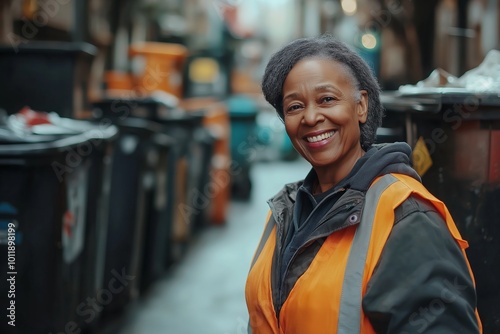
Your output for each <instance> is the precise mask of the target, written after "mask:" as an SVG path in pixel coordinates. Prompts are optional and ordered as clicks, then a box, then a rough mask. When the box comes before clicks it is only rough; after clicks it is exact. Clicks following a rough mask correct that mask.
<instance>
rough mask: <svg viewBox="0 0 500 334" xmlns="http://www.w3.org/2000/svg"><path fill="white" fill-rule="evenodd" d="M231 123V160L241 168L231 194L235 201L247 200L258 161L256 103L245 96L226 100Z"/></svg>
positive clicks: (235, 177) (233, 179)
mask: <svg viewBox="0 0 500 334" xmlns="http://www.w3.org/2000/svg"><path fill="white" fill-rule="evenodd" d="M226 103H227V107H228V111H229V117H230V121H231V158H232V159H233V162H234V163H235V164H236V165H237V166H238V167H239V168H238V173H234V175H232V189H231V194H232V196H233V198H235V199H243V200H247V199H249V198H250V195H251V190H252V180H251V179H250V169H251V166H252V163H253V160H255V159H256V156H255V155H256V154H257V152H256V149H255V148H256V146H257V134H256V118H257V113H258V108H257V104H256V102H255V101H254V100H253V99H252V98H250V97H247V96H244V95H233V96H231V97H230V98H228V99H227V100H226Z"/></svg>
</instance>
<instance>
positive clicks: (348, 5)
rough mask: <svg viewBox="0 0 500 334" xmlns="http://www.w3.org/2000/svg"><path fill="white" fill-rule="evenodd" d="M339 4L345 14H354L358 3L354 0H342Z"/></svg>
mask: <svg viewBox="0 0 500 334" xmlns="http://www.w3.org/2000/svg"><path fill="white" fill-rule="evenodd" d="M340 5H341V6H342V10H343V11H344V13H345V14H346V15H349V16H350V15H354V14H356V11H357V9H358V4H357V3H356V0H342V1H341V3H340Z"/></svg>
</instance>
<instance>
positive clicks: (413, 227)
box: [269, 143, 479, 334]
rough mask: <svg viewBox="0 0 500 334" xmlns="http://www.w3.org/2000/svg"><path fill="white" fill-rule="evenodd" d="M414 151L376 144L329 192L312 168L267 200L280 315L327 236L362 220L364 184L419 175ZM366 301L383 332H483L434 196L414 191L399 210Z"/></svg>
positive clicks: (369, 313) (472, 292) (472, 294)
mask: <svg viewBox="0 0 500 334" xmlns="http://www.w3.org/2000/svg"><path fill="white" fill-rule="evenodd" d="M410 154H411V149H410V147H409V146H408V145H407V144H405V143H396V144H390V145H376V146H374V147H372V148H371V149H370V150H368V151H367V153H366V154H365V155H364V156H363V157H362V158H361V159H360V160H359V161H358V162H357V163H356V165H355V167H354V168H353V170H352V172H351V173H350V174H349V175H348V176H347V177H346V178H345V179H344V180H342V181H341V182H339V184H338V185H337V186H336V187H335V188H333V189H331V190H329V191H328V192H327V193H325V194H322V195H321V196H319V197H315V196H313V195H312V194H311V187H312V184H313V182H314V180H315V178H316V175H315V173H314V170H311V172H310V173H309V174H308V176H307V177H306V179H305V180H304V181H303V182H302V181H301V182H297V183H292V184H288V185H286V186H285V187H284V188H283V190H282V191H280V193H278V194H277V195H276V196H274V197H273V198H272V199H270V200H269V205H270V207H271V210H272V217H271V219H273V220H274V224H276V228H277V230H276V232H277V233H276V238H277V240H276V249H275V253H274V257H273V266H272V268H273V270H272V277H271V285H272V292H273V293H272V294H273V302H274V307H275V311H276V314H277V315H278V317H279V312H280V309H281V307H282V305H283V303H284V302H285V300H286V298H287V296H288V294H289V293H290V291H291V289H292V288H293V286H294V284H295V282H296V281H297V280H298V278H299V277H300V276H301V275H302V274H303V273H304V272H305V271H306V270H307V268H308V267H309V265H310V263H311V262H312V260H313V258H314V257H315V255H316V254H317V252H318V251H319V249H320V247H321V245H322V244H323V242H324V241H325V239H326V237H327V236H328V235H330V234H331V233H332V232H335V231H337V230H340V229H343V228H345V227H347V226H350V225H355V224H358V223H359V221H360V217H361V212H362V209H363V205H364V199H365V194H366V190H367V189H368V188H369V186H370V184H371V183H372V181H373V180H374V179H375V178H376V177H377V176H380V175H384V174H387V173H393V172H395V173H401V174H406V175H410V176H412V177H414V178H416V179H418V180H420V179H419V177H418V175H417V174H416V173H415V171H414V170H413V169H412V168H411V167H410ZM332 265H335V264H334V263H332ZM362 306H363V310H364V312H365V314H366V316H367V317H368V318H369V319H370V321H371V323H372V325H373V327H374V329H375V330H376V331H377V333H398V334H400V333H439V334H444V333H478V332H479V330H478V324H477V321H476V317H475V313H474V310H475V308H476V294H475V289H474V285H473V282H472V279H471V277H470V275H469V271H468V267H467V264H466V262H465V260H464V257H463V255H462V252H461V250H460V247H459V246H458V245H457V243H456V242H455V240H454V239H453V237H452V236H451V234H450V233H449V231H448V228H447V227H446V224H445V222H444V221H443V219H442V217H441V216H440V215H439V213H438V212H437V211H436V210H435V209H434V207H433V206H432V204H430V203H428V202H427V201H424V200H422V199H420V198H416V197H410V198H409V199H407V200H406V201H405V202H403V204H402V205H401V206H400V207H399V208H398V209H397V210H396V212H395V222H394V228H393V230H392V232H391V234H390V236H389V238H388V240H387V243H386V246H385V248H384V250H383V252H382V255H381V257H380V260H379V263H378V264H377V267H376V269H375V271H374V273H373V276H372V278H371V279H370V282H369V283H368V287H367V291H366V294H365V296H364V298H363V301H362ZM304 321H307V320H306V319H304Z"/></svg>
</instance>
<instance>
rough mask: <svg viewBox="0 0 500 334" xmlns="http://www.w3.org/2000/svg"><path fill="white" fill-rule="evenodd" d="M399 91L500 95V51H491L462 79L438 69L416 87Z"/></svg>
mask: <svg viewBox="0 0 500 334" xmlns="http://www.w3.org/2000/svg"><path fill="white" fill-rule="evenodd" d="M399 91H400V92H401V93H404V94H413V93H423V92H443V93H444V92H469V93H479V92H481V93H500V51H499V50H491V51H489V52H488V53H487V54H486V57H485V58H484V60H483V62H482V63H481V64H480V65H479V66H478V67H476V68H473V69H471V70H469V71H467V72H465V73H464V75H462V76H461V77H456V76H454V75H452V74H450V73H448V72H446V71H444V70H443V69H441V68H438V69H435V70H434V71H433V72H432V73H431V74H430V75H429V77H427V78H426V79H424V80H422V81H419V82H418V83H417V84H416V85H403V86H400V87H399Z"/></svg>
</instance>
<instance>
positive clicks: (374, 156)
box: [269, 142, 421, 204]
mask: <svg viewBox="0 0 500 334" xmlns="http://www.w3.org/2000/svg"><path fill="white" fill-rule="evenodd" d="M411 153H412V149H411V147H410V145H408V144H407V143H405V142H396V143H388V144H374V145H372V146H371V147H370V149H369V150H368V151H367V152H366V153H365V155H364V156H363V157H361V158H360V159H359V160H358V162H357V163H356V164H355V165H354V167H353V169H352V170H351V172H350V173H349V175H347V176H346V177H345V178H344V179H343V180H341V181H340V182H339V183H338V184H337V185H336V186H335V187H334V188H333V189H331V190H329V191H328V192H335V191H337V190H338V189H341V188H344V189H354V190H359V191H362V192H366V190H368V188H369V187H370V185H371V184H372V182H373V180H375V179H376V178H377V177H378V176H381V175H385V174H389V173H399V174H403V175H408V176H411V177H413V178H414V179H416V180H418V181H419V182H421V179H420V176H419V175H418V174H417V172H416V171H415V170H414V169H413V168H412V166H411ZM315 180H316V172H315V171H314V169H311V171H310V172H309V174H308V175H307V176H306V178H305V179H304V180H303V181H299V182H294V183H289V184H287V185H285V187H284V188H283V189H282V190H281V191H280V192H279V193H278V194H276V195H275V196H273V198H271V199H270V200H269V203H275V204H277V203H278V202H280V201H282V200H283V198H286V199H287V202H288V204H290V202H292V203H293V202H295V199H296V196H297V191H298V190H299V189H300V190H302V191H305V192H306V193H310V190H311V186H312V184H313V182H314V181H315ZM311 196H312V195H311Z"/></svg>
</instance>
